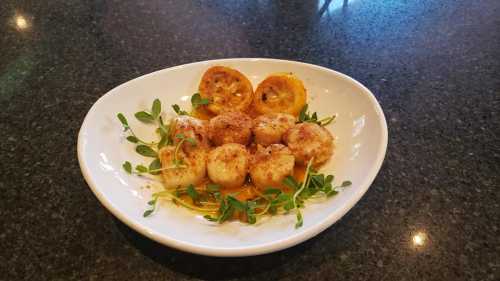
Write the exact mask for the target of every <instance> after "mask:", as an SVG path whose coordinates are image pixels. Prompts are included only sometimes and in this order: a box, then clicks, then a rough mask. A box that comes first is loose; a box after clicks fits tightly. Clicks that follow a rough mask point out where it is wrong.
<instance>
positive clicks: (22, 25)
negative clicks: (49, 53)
mask: <svg viewBox="0 0 500 281" xmlns="http://www.w3.org/2000/svg"><path fill="white" fill-rule="evenodd" d="M12 22H13V25H14V27H15V28H16V29H17V30H18V31H25V30H28V29H29V28H30V27H31V26H32V23H31V20H30V18H29V16H27V15H25V14H21V13H18V12H16V14H15V16H14V17H13V18H12Z"/></svg>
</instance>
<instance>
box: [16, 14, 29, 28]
mask: <svg viewBox="0 0 500 281" xmlns="http://www.w3.org/2000/svg"><path fill="white" fill-rule="evenodd" d="M16 26H17V28H19V29H26V28H28V21H27V20H26V19H25V18H24V17H23V16H16Z"/></svg>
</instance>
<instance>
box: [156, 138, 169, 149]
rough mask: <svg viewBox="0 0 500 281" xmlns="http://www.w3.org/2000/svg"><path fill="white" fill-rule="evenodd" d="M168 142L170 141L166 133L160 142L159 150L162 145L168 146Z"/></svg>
mask: <svg viewBox="0 0 500 281" xmlns="http://www.w3.org/2000/svg"><path fill="white" fill-rule="evenodd" d="M167 143H168V136H166V135H165V136H162V137H161V139H160V142H158V145H157V146H156V147H158V150H160V149H161V148H162V147H164V146H167Z"/></svg>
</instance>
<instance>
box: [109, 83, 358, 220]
mask: <svg viewBox="0 0 500 281" xmlns="http://www.w3.org/2000/svg"><path fill="white" fill-rule="evenodd" d="M208 104H210V100H209V99H206V98H202V97H201V95H200V94H199V93H195V94H193V95H192V97H191V105H192V107H193V108H194V109H196V108H198V107H200V106H206V105H208ZM172 108H173V109H174V111H175V112H176V113H177V114H178V115H189V113H188V112H187V111H185V110H182V109H181V108H180V107H179V105H177V104H174V105H173V106H172ZM307 109H308V105H307V104H306V105H305V106H304V107H303V108H302V110H301V112H300V115H299V121H298V122H299V123H301V122H310V123H316V124H318V125H320V126H326V125H328V124H330V123H332V122H333V121H334V120H335V117H336V116H335V115H333V116H330V117H326V118H322V119H319V118H318V116H317V113H316V112H314V113H312V114H311V113H309V112H308V111H307ZM161 115H162V106H161V102H160V100H159V99H155V100H154V101H153V103H152V105H151V107H150V108H149V109H147V110H142V111H139V112H136V113H135V114H134V116H135V118H136V119H137V120H138V121H139V122H141V123H146V124H149V125H156V133H157V135H158V137H159V140H158V141H156V142H147V141H144V140H142V139H140V138H139V137H138V136H137V135H136V134H135V132H134V131H133V130H132V128H131V127H130V125H129V122H128V120H127V118H126V117H125V115H123V114H122V113H118V114H117V118H118V120H119V121H120V123H121V125H122V126H123V131H124V132H126V133H128V135H127V136H126V139H127V141H129V142H130V143H132V144H134V149H135V151H136V152H137V153H138V154H139V155H141V156H143V157H144V159H145V160H146V159H149V160H147V161H148V163H149V164H137V165H133V164H132V163H131V162H129V161H125V162H124V163H123V164H122V168H123V170H124V171H125V172H126V173H128V174H133V175H137V176H145V175H153V176H157V175H160V174H161V173H162V171H165V170H169V169H186V168H188V165H187V163H185V162H184V159H183V158H182V157H183V155H184V154H183V151H181V150H182V149H187V150H189V149H190V147H196V146H197V145H198V144H197V140H196V139H195V138H193V137H190V136H187V135H185V134H183V133H178V134H175V135H174V133H173V132H174V130H173V128H174V126H175V124H172V123H170V124H168V123H165V122H164V120H163V118H162V116H161ZM186 145H187V146H186ZM167 146H169V147H170V148H171V149H173V157H172V158H173V159H172V165H165V163H162V162H161V160H160V154H161V153H160V150H161V149H162V148H164V147H167ZM312 163H313V159H311V160H310V161H309V162H308V163H307V166H306V171H305V175H304V179H303V181H298V180H297V179H296V178H294V177H293V176H287V177H285V178H284V179H283V181H282V185H283V186H286V187H288V188H289V189H290V190H291V192H285V191H284V190H283V189H282V188H281V187H282V186H281V187H279V188H278V187H272V186H270V187H268V188H266V189H264V190H263V191H259V190H257V189H253V193H254V194H255V196H253V197H252V198H251V199H247V200H241V199H239V198H242V197H240V192H241V191H238V192H235V193H226V192H227V191H226V192H224V191H223V190H221V189H222V188H221V186H219V185H217V184H214V183H207V184H206V185H202V186H195V185H192V184H190V185H187V186H178V187H176V188H174V189H167V190H163V191H160V192H156V193H153V194H152V197H151V200H150V201H149V202H148V208H147V209H146V210H145V211H144V213H143V216H144V217H149V216H151V215H152V214H153V213H154V212H155V211H156V209H157V208H158V202H159V201H160V200H161V199H169V200H171V201H173V202H174V203H175V204H177V205H181V206H183V207H186V208H189V209H191V210H194V211H197V212H201V213H203V214H204V218H205V219H207V220H208V221H211V222H214V223H219V224H220V223H224V222H227V221H229V220H232V219H234V218H240V219H241V220H243V221H245V222H247V223H248V224H255V223H256V222H257V220H258V218H259V217H261V216H263V215H267V214H269V215H274V214H278V213H294V214H295V216H296V223H295V227H296V228H299V227H301V226H302V225H303V224H304V218H303V215H302V212H301V208H303V207H304V205H305V202H306V201H307V200H308V199H311V198H317V197H325V198H328V197H332V196H335V195H336V194H337V193H338V192H339V189H341V188H345V187H348V186H350V185H351V184H352V183H351V182H350V181H344V182H342V183H341V184H340V185H337V186H336V185H334V183H333V182H334V179H335V178H334V176H333V175H324V174H321V173H319V172H318V171H316V170H314V168H313V167H312ZM162 164H163V165H162Z"/></svg>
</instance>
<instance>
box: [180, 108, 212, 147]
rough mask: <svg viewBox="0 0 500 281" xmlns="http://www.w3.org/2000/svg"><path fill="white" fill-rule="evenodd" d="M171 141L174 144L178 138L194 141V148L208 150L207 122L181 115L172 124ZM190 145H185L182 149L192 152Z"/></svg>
mask: <svg viewBox="0 0 500 281" xmlns="http://www.w3.org/2000/svg"><path fill="white" fill-rule="evenodd" d="M171 128H172V139H173V141H174V143H175V144H176V143H177V142H179V141H180V139H181V138H179V137H180V136H183V137H185V138H191V139H194V140H195V142H196V146H195V147H196V148H205V149H206V148H208V146H209V141H208V121H205V120H201V119H197V118H194V117H191V116H187V115H182V116H178V117H176V118H175V119H174V120H173V121H172V123H171ZM191 147H192V146H191V145H190V144H188V143H186V144H184V145H183V148H185V149H188V150H192V149H191Z"/></svg>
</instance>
